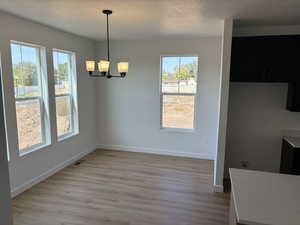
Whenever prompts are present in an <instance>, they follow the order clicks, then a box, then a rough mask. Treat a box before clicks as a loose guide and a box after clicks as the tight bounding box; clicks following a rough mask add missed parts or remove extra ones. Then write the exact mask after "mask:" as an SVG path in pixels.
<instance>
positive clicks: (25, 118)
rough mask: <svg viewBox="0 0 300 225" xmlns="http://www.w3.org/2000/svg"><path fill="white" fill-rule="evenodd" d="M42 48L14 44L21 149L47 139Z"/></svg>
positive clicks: (12, 48) (14, 72) (13, 57)
mask: <svg viewBox="0 0 300 225" xmlns="http://www.w3.org/2000/svg"><path fill="white" fill-rule="evenodd" d="M40 52H41V51H40V48H39V47H35V46H30V45H23V44H17V43H11V56H12V66H13V80H14V91H15V99H16V117H17V130H18V140H19V151H20V152H22V151H23V150H27V149H29V148H33V147H37V146H38V145H43V144H44V143H45V142H46V138H45V135H44V134H45V133H44V132H45V131H44V130H43V128H44V127H45V126H44V123H45V120H44V115H45V114H44V113H42V112H43V111H42V109H44V98H43V96H42V93H43V92H42V91H41V89H42V86H41V76H42V73H41V65H40V63H41V62H40Z"/></svg>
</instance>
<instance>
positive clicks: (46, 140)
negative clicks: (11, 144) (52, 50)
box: [10, 40, 51, 157]
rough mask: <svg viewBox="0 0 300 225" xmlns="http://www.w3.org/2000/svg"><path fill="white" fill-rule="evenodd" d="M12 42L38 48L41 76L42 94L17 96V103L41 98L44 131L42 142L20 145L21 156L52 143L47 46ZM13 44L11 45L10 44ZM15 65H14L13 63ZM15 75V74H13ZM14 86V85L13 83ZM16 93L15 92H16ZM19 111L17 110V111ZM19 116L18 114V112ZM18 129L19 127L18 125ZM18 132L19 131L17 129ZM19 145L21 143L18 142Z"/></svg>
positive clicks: (12, 41) (40, 88)
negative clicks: (27, 145) (21, 146)
mask: <svg viewBox="0 0 300 225" xmlns="http://www.w3.org/2000/svg"><path fill="white" fill-rule="evenodd" d="M10 44H16V45H22V46H27V47H32V48H36V54H37V56H38V60H37V63H38V67H39V69H40V70H39V71H38V73H39V74H38V75H39V76H38V77H39V91H40V96H33V97H19V98H18V97H15V96H14V98H15V104H16V102H17V101H26V100H39V102H40V117H41V132H42V140H43V142H42V143H39V144H35V145H31V146H30V147H27V148H22V149H20V147H18V148H19V149H18V152H19V156H20V157H22V156H25V155H27V154H29V153H31V152H35V151H37V150H40V149H43V148H45V147H47V146H49V145H50V144H51V132H50V120H49V111H48V109H49V105H48V102H49V95H48V74H47V66H46V65H47V62H46V48H45V47H44V46H41V45H36V44H31V43H25V42H21V41H15V40H11V41H10ZM10 46H11V45H10ZM11 66H13V65H11ZM12 75H13V74H12ZM13 86H14V85H13ZM14 90H15V87H14ZM14 95H15V93H14ZM16 113H17V112H16ZM16 116H17V114H16ZM16 129H18V128H17V127H16ZM17 133H18V131H17ZM18 146H19V143H18Z"/></svg>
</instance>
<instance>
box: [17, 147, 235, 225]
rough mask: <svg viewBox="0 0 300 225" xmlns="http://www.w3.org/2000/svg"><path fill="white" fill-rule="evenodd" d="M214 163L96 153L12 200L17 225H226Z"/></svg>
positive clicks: (225, 197)
mask: <svg viewBox="0 0 300 225" xmlns="http://www.w3.org/2000/svg"><path fill="white" fill-rule="evenodd" d="M212 181H213V162H212V161H209V160H201V159H189V158H180V157H172V156H159V155H150V154H144V153H129V152H121V151H106V150H97V151H95V152H94V153H91V154H90V155H88V156H87V157H85V158H84V161H83V162H82V163H81V164H80V165H77V166H76V165H72V166H69V167H68V168H66V169H64V170H62V171H60V172H58V173H57V174H55V175H54V176H52V177H50V178H49V179H47V180H46V181H44V182H42V183H40V184H38V185H36V186H34V187H33V188H31V189H30V190H28V191H26V192H24V193H23V194H21V195H19V196H17V197H16V198H15V199H14V200H13V208H14V224H15V225H227V224H228V209H229V195H228V194H223V193H213V191H212Z"/></svg>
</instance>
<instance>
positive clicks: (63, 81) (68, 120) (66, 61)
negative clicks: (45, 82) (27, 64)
mask: <svg viewBox="0 0 300 225" xmlns="http://www.w3.org/2000/svg"><path fill="white" fill-rule="evenodd" d="M71 57H72V55H71V54H70V53H67V52H63V51H56V50H55V51H53V64H54V79H55V96H56V121H57V135H58V136H59V137H60V136H64V135H67V134H70V133H72V132H73V131H74V130H73V114H72V104H73V103H72V76H71V73H72V71H71V66H72V65H71Z"/></svg>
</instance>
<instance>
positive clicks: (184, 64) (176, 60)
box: [161, 56, 198, 93]
mask: <svg viewBox="0 0 300 225" xmlns="http://www.w3.org/2000/svg"><path fill="white" fill-rule="evenodd" d="M161 72H162V75H161V76H162V92H163V93H196V87H197V73H198V57H196V56H191V57H163V58H162V71H161Z"/></svg>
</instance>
